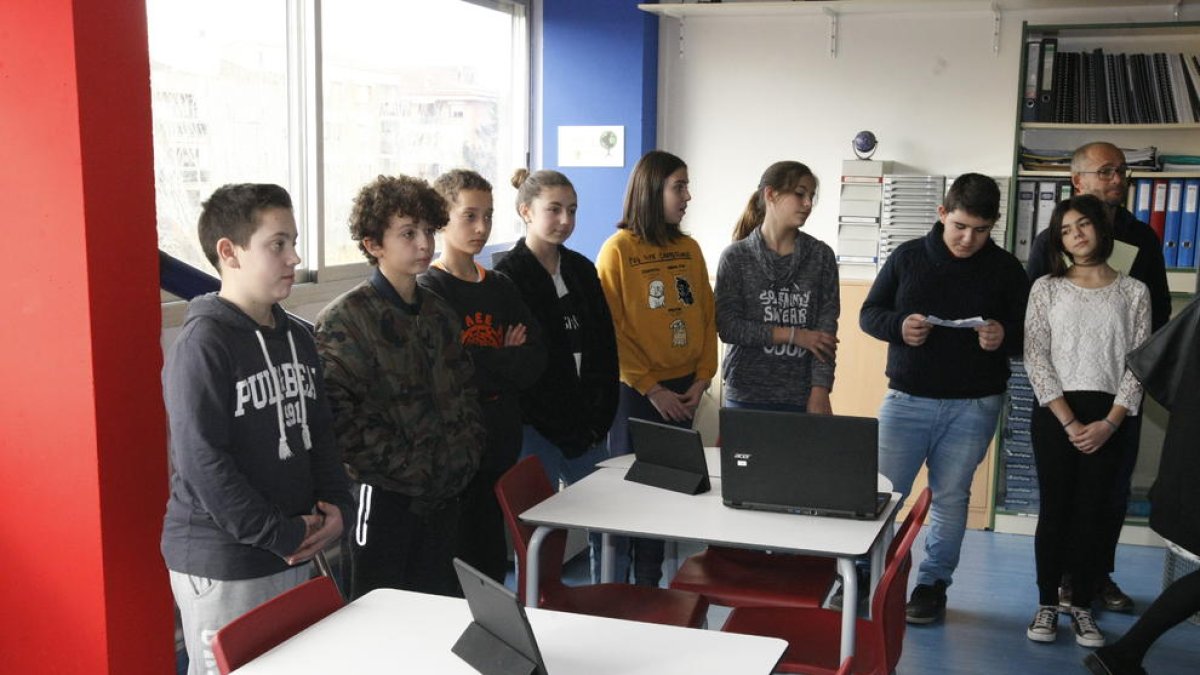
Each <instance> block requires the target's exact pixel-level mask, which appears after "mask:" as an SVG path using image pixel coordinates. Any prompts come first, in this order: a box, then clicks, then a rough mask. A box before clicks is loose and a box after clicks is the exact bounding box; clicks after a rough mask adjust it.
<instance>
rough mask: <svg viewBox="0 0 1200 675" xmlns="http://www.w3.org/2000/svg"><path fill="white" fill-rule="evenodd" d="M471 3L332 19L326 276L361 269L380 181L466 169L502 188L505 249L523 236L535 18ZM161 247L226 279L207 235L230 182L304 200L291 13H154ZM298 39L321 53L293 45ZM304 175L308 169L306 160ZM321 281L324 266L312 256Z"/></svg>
mask: <svg viewBox="0 0 1200 675" xmlns="http://www.w3.org/2000/svg"><path fill="white" fill-rule="evenodd" d="M497 6H498V7H500V9H495V8H491V7H486V6H481V5H480V4H475V3H470V2H464V1H462V0H393V1H388V0H338V1H337V2H329V1H327V2H323V3H321V6H320V13H321V17H320V22H319V25H320V30H321V36H320V39H321V43H322V44H321V54H322V63H321V69H322V71H323V73H322V74H323V80H322V85H323V87H322V88H323V92H322V94H323V95H322V98H321V101H320V106H321V114H322V118H323V136H322V139H321V141H322V143H323V156H324V161H323V164H324V166H323V167H322V169H323V181H324V182H323V193H324V205H323V208H322V209H321V210H320V213H319V214H318V218H319V220H320V222H319V223H316V224H307V223H299V226H300V228H301V237H302V239H307V240H314V239H315V237H306V236H305V235H307V234H311V233H313V232H315V231H316V228H317V227H320V228H323V234H324V247H325V250H324V253H325V261H324V264H325V265H326V266H336V265H343V264H348V263H362V262H364V258H363V257H362V254H361V253H360V252H359V251H358V248H357V245H356V243H355V242H353V241H351V240H350V238H349V233H348V229H347V218H348V216H349V213H350V208H351V205H352V201H353V197H354V195H355V193H356V192H357V190H358V188H359V187H360V186H362V185H363V184H364V183H366V182H367V181H370V180H371V179H373V178H374V177H375V176H377V175H380V174H397V173H405V174H409V175H416V176H420V177H422V178H426V179H428V180H432V179H433V178H435V177H436V176H437V175H438V174H440V173H442V172H444V171H446V170H449V169H452V168H457V167H467V168H472V169H475V170H476V171H479V172H480V173H481V174H482V175H483V176H484V177H485V178H487V179H488V180H490V181H491V182H492V184H493V186H494V187H495V199H496V205H497V208H496V211H497V217H496V225H495V230H494V233H493V236H492V239H493V241H505V240H512V239H514V238H516V237H517V236H518V235H519V232H520V229H519V228H520V224H519V220H518V219H517V217H516V215H515V212H514V210H513V208H512V203H513V200H514V197H515V194H514V191H513V190H512V188H511V187H510V186H509V184H508V177H509V176H510V175H511V173H512V171H513V169H515V168H516V167H517V166H523V165H524V164H525V153H526V147H527V127H528V106H529V104H528V84H527V82H528V80H527V77H528V54H527V39H526V32H525V31H526V27H525V22H526V17H525V14H524V12H523V8H522V7H520V6H509V4H508V3H503V4H499V3H497ZM147 17H148V23H149V37H150V60H151V86H152V92H153V113H154V161H155V180H156V199H157V215H158V233H159V247H160V248H162V249H163V250H164V251H166V252H167V253H170V254H171V255H173V256H175V257H178V258H180V259H182V260H184V261H186V262H188V263H190V264H192V265H195V266H197V267H200V268H202V269H206V270H211V267H210V266H209V265H208V263H207V261H205V260H204V258H203V255H202V254H201V252H200V249H199V243H198V241H197V237H196V220H197V218H198V216H199V213H200V206H201V203H202V201H203V200H204V199H206V198H207V197H208V195H209V194H210V193H211V192H212V191H213V190H214V189H215V188H217V187H218V186H220V185H223V184H225V183H231V182H273V183H278V184H280V185H283V186H284V187H286V188H287V189H288V190H289V192H291V193H292V197H293V199H294V200H296V201H297V202H299V200H300V199H302V195H301V194H300V193H299V191H300V190H301V189H302V186H293V185H289V184H288V182H289V170H288V169H289V162H290V161H293V160H292V159H290V158H289V134H294V133H299V131H297V130H290V129H289V127H288V118H289V115H288V112H289V111H288V96H287V92H288V84H289V83H288V72H289V69H288V62H287V60H288V56H287V54H288V50H287V41H288V37H289V36H288V34H287V31H288V28H287V27H288V22H287V15H286V5H285V3H284V2H283V0H273V1H267V0H256V1H255V2H248V3H247V2H236V1H235V0H213V1H210V2H206V3H179V2H173V1H172V0H147ZM293 39H306V38H305V37H304V36H294V37H293ZM295 161H300V160H295ZM302 251H303V255H304V256H305V258H306V260H305V262H304V263H303V264H304V265H305V266H306V267H307V268H308V269H315V263H316V252H315V251H314V250H313V249H312V246H311V243H310V241H304V242H302Z"/></svg>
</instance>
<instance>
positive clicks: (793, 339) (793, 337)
mask: <svg viewBox="0 0 1200 675" xmlns="http://www.w3.org/2000/svg"><path fill="white" fill-rule="evenodd" d="M788 344H789V345H794V344H796V327H795V326H792V332H791V333H789V334H788Z"/></svg>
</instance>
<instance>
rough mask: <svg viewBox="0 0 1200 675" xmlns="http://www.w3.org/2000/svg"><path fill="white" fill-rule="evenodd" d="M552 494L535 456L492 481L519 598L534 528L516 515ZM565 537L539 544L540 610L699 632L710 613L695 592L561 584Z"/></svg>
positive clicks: (556, 536)
mask: <svg viewBox="0 0 1200 675" xmlns="http://www.w3.org/2000/svg"><path fill="white" fill-rule="evenodd" d="M553 494H554V488H553V487H551V485H550V481H549V480H548V479H547V478H546V472H545V471H544V470H543V469H542V463H541V461H540V460H539V459H538V458H537V457H527V458H525V459H523V460H521V461H520V462H517V464H516V465H515V466H513V467H512V468H511V469H509V470H508V471H506V472H505V473H504V475H503V476H501V477H500V480H499V481H497V482H496V499H497V500H498V501H499V502H500V508H501V510H502V511H503V512H504V521H505V523H507V524H508V531H509V533H510V534H511V535H512V540H513V546H514V547H515V548H516V552H517V566H518V570H519V573H518V575H517V597H518V598H524V597H525V570H526V569H528V564H527V562H528V558H527V556H528V555H529V540H530V538H531V537H533V531H534V528H533V527H532V526H530V525H528V524H526V523H525V522H523V521H522V520H521V519H520V515H521V514H522V513H524V512H525V511H527V510H529V509H530V508H532V507H534V506H536V505H537V504H539V503H541V502H542V501H544V500H546V499H548V498H550V497H551V496H553ZM566 543H567V533H566V531H565V530H555V531H553V532H551V533H550V535H549V536H547V537H546V538H545V539H544V540H543V541H542V547H541V550H540V564H539V570H540V572H539V574H538V577H539V586H540V588H539V589H538V591H539V598H538V606H539V607H544V608H547V609H554V610H559V611H562V612H574V613H576V614H591V615H593V616H606V617H610V618H614V619H629V620H632V621H645V622H648V623H661V624H667V625H672V626H690V627H700V626H703V625H704V622H705V620H706V618H707V613H708V601H707V600H705V599H704V598H702V597H701V596H699V595H697V594H695V593H687V592H684V591H673V590H668V589H663V588H648V587H645V586H631V585H629V584H594V585H589V586H567V585H566V584H564V583H563V581H562V561H563V555H564V553H565V550H566Z"/></svg>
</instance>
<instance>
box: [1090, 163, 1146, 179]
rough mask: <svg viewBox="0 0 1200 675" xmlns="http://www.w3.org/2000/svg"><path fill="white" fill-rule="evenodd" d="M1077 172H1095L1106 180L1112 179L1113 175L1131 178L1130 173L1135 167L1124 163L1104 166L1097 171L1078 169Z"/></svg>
mask: <svg viewBox="0 0 1200 675" xmlns="http://www.w3.org/2000/svg"><path fill="white" fill-rule="evenodd" d="M1077 173H1094V174H1096V175H1097V176H1099V177H1101V178H1103V179H1104V180H1112V179H1113V176H1116V177H1117V178H1121V179H1125V178H1129V174H1131V173H1133V169H1131V168H1129V167H1128V166H1127V165H1125V164H1122V165H1121V166H1102V167H1100V168H1099V169H1096V170H1095V171H1078V172H1077Z"/></svg>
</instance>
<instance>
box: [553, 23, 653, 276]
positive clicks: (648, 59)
mask: <svg viewBox="0 0 1200 675" xmlns="http://www.w3.org/2000/svg"><path fill="white" fill-rule="evenodd" d="M637 5H638V3H637V1H636V0H544V3H543V7H542V124H543V126H542V129H543V132H542V139H541V142H542V148H543V153H542V157H543V161H544V164H545V166H544V168H547V169H557V170H560V171H562V172H563V173H565V174H566V175H567V176H568V177H569V178H570V179H571V182H572V183H574V184H575V190H576V191H577V192H578V193H579V213H578V219H577V221H576V228H575V234H574V236H572V237H571V240H570V241H569V242H567V245H568V246H569V247H571V248H573V249H575V250H577V251H579V252H580V253H582V254H584V255H586V256H588V257H589V258H591V259H593V260H595V258H596V253H597V252H598V251H599V250H600V245H601V244H603V243H604V240H605V239H607V238H608V237H609V235H611V234H612V233H613V232H614V231H615V226H616V223H617V221H618V220H620V219H621V202H622V200H623V199H624V196H625V184H626V182H627V180H628V178H629V172H630V171H631V170H632V169H633V165H634V163H636V162H637V160H638V158H639V157H641V156H642V155H643V154H644V153H645V152H646V151H648V150H652V149H654V147H655V140H656V134H657V130H656V128H655V123H656V116H657V111H658V107H657V96H658V94H657V88H658V17H656V16H654V15H653V14H648V13H646V12H642V11H640V10H638V8H637ZM600 124H604V125H610V124H611V125H623V126H624V127H625V166H623V167H620V168H601V167H566V168H560V167H559V166H558V127H559V126H563V125H567V126H574V125H600Z"/></svg>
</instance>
